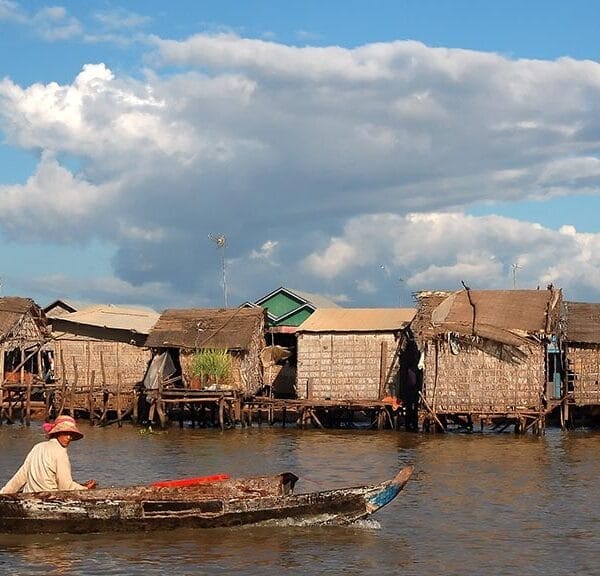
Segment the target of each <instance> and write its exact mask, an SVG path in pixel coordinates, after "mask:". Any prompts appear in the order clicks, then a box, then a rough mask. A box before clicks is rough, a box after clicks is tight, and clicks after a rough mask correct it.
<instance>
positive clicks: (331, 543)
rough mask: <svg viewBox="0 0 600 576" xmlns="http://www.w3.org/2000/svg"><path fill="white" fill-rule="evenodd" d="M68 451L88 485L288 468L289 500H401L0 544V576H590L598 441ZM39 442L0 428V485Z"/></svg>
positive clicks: (597, 531)
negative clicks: (322, 520)
mask: <svg viewBox="0 0 600 576" xmlns="http://www.w3.org/2000/svg"><path fill="white" fill-rule="evenodd" d="M82 429H83V431H84V432H85V433H86V436H85V438H84V439H83V440H81V441H79V442H75V443H73V444H72V445H71V447H70V448H69V452H70V454H71V463H72V467H73V473H74V476H75V478H76V479H78V480H80V481H84V480H86V479H88V478H91V477H93V478H96V479H97V480H98V482H99V484H101V485H103V486H107V485H114V486H120V485H128V484H144V483H149V482H151V481H155V480H165V479H173V478H184V477H189V476H199V475H205V474H216V473H229V474H231V475H242V476H243V475H260V474H270V473H279V472H283V471H291V472H294V473H295V474H296V475H298V476H300V480H299V482H298V484H297V485H296V492H297V493H299V492H305V491H314V490H319V489H329V488H341V487H348V486H356V485H362V484H368V483H378V482H380V481H382V480H385V479H388V478H390V477H392V476H393V475H394V474H395V472H396V471H397V470H398V469H399V468H400V467H402V466H404V465H406V464H414V465H415V467H416V468H415V474H414V476H413V478H412V480H411V481H410V482H409V484H408V486H407V487H406V489H405V491H404V492H402V493H401V494H400V495H399V497H398V498H397V499H396V500H395V501H394V502H392V503H391V504H390V505H388V506H387V507H386V508H384V509H382V510H380V511H379V512H378V513H377V514H376V515H374V516H373V517H372V519H370V520H368V521H364V522H361V523H358V524H356V525H352V526H349V527H317V526H310V525H307V524H301V525H296V524H294V523H289V522H281V523H279V524H276V525H269V526H256V527H241V528H234V529H213V530H198V531H193V530H174V531H170V532H156V533H143V534H125V535H123V534H89V535H62V534H61V535H38V536H16V535H0V574H10V575H15V576H17V575H37V574H40V575H45V576H52V575H61V576H63V575H64V576H66V575H84V576H96V575H113V574H119V575H121V574H123V575H138V574H139V575H144V576H154V575H159V574H173V575H177V576H180V575H181V576H184V575H203V574H207V575H208V574H211V575H215V574H236V575H246V574H248V575H251V574H252V575H254V574H256V575H264V574H270V573H274V574H276V573H280V572H281V571H284V573H285V574H288V575H295V574H360V575H384V574H409V575H410V574H415V575H417V574H427V575H429V574H435V575H438V574H439V575H446V574H447V575H455V574H456V575H464V574H485V575H487V576H491V575H512V574H515V575H517V574H518V575H520V576H524V575H536V574H544V575H555V574H556V575H562V574H577V575H588V574H589V575H597V574H600V480H599V478H600V433H599V432H598V431H595V432H592V431H586V430H576V431H569V432H562V431H560V430H557V429H549V430H548V431H547V433H546V436H544V437H540V438H538V437H532V436H521V437H517V436H515V435H513V434H511V433H504V434H499V435H496V434H492V433H489V434H477V433H474V434H469V435H467V434H458V433H454V434H446V435H420V434H410V433H405V432H393V431H384V432H373V431H365V430H336V431H321V430H298V429H296V428H286V429H282V428H269V427H262V428H258V427H254V428H251V429H247V428H246V429H235V430H228V431H225V432H220V431H218V430H212V429H211V430H206V429H202V430H201V429H185V430H180V429H179V428H170V429H168V430H167V431H165V432H159V433H148V432H144V431H143V430H140V429H138V428H134V427H133V426H124V427H123V428H121V429H119V428H117V427H108V428H97V427H95V428H91V427H89V426H86V425H85V424H83V425H82ZM41 439H43V433H42V430H41V426H40V424H39V423H33V424H32V426H31V427H30V428H25V427H22V426H20V425H13V426H6V425H4V426H3V427H2V428H0V484H3V483H4V482H5V481H6V480H7V479H8V478H9V477H10V476H11V475H12V473H13V472H14V471H15V470H16V468H17V467H18V466H19V465H20V464H21V462H22V460H23V458H24V457H25V455H26V453H27V451H28V450H29V449H30V447H31V446H32V445H33V444H34V443H35V442H37V441H39V440H41Z"/></svg>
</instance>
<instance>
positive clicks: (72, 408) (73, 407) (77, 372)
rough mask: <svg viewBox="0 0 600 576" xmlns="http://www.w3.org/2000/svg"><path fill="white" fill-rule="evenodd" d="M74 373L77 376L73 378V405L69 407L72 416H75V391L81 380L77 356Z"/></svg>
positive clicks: (74, 361)
mask: <svg viewBox="0 0 600 576" xmlns="http://www.w3.org/2000/svg"><path fill="white" fill-rule="evenodd" d="M73 372H74V373H75V376H74V378H73V384H72V386H71V404H70V407H69V414H70V415H71V416H75V389H76V387H77V382H78V380H79V371H78V370H77V361H76V360H75V356H73Z"/></svg>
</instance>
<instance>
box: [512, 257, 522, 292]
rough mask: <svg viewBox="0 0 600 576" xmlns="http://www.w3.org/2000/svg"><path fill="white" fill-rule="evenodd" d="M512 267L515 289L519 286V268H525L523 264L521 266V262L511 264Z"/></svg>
mask: <svg viewBox="0 0 600 576" xmlns="http://www.w3.org/2000/svg"><path fill="white" fill-rule="evenodd" d="M511 268H512V275H513V289H515V288H516V287H517V270H518V269H519V268H523V266H521V265H520V264H518V263H517V262H515V263H514V264H511Z"/></svg>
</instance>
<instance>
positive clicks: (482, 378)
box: [410, 289, 562, 431]
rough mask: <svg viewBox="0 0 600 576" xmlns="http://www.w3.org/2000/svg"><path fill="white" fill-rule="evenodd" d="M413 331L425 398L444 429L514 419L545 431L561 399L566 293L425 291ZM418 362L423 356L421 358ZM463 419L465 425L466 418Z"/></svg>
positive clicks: (517, 423) (523, 425) (522, 426)
mask: <svg viewBox="0 0 600 576" xmlns="http://www.w3.org/2000/svg"><path fill="white" fill-rule="evenodd" d="M417 298H418V302H419V306H418V309H417V314H416V316H415V319H414V320H413V322H412V323H411V327H410V331H411V333H412V335H413V337H414V340H415V343H416V345H417V347H418V350H419V352H420V353H421V355H422V356H421V357H420V359H419V363H418V366H415V369H421V368H422V369H423V371H422V395H423V396H422V397H423V402H424V404H425V408H426V409H427V411H428V412H429V414H430V415H431V416H432V417H433V418H435V419H437V421H438V423H442V424H445V422H446V421H447V420H449V419H457V418H458V419H464V420H465V421H467V422H471V419H472V418H473V417H480V418H483V419H506V421H508V422H511V421H514V422H515V426H516V428H517V429H519V430H521V431H523V430H524V429H526V428H528V427H530V426H533V425H535V424H539V425H543V420H544V415H545V413H546V410H547V409H548V408H551V407H552V400H557V401H560V395H561V391H560V374H561V371H562V365H561V352H560V343H559V315H560V307H561V302H562V293H561V291H560V290H555V289H548V290H461V291H459V292H452V293H449V292H422V293H420V294H418V295H417ZM417 358H418V357H417ZM459 421H460V420H459Z"/></svg>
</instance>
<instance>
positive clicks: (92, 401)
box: [88, 370, 96, 426]
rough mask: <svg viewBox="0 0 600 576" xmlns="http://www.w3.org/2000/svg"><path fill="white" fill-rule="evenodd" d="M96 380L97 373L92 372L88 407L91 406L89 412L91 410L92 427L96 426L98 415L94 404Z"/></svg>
mask: <svg viewBox="0 0 600 576" xmlns="http://www.w3.org/2000/svg"><path fill="white" fill-rule="evenodd" d="M95 380H96V371H95V370H92V373H91V374H90V388H89V395H88V406H89V410H90V423H91V424H92V426H93V425H94V421H95V419H96V414H95V406H94V404H95V402H94V381H95Z"/></svg>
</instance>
